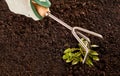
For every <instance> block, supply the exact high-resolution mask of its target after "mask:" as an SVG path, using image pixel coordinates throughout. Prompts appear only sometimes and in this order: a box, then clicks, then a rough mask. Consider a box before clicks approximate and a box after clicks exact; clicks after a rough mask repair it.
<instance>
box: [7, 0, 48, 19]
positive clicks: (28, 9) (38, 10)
mask: <svg viewBox="0 0 120 76" xmlns="http://www.w3.org/2000/svg"><path fill="white" fill-rule="evenodd" d="M5 1H6V3H7V4H8V7H9V9H10V11H12V12H14V13H16V14H21V15H25V16H27V17H31V18H32V19H34V20H40V19H42V18H43V17H44V16H45V14H46V12H48V11H49V8H46V7H44V6H40V5H38V4H36V3H34V2H33V0H5Z"/></svg>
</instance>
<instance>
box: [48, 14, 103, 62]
mask: <svg viewBox="0 0 120 76" xmlns="http://www.w3.org/2000/svg"><path fill="white" fill-rule="evenodd" d="M46 16H49V17H51V18H52V19H54V20H55V21H57V22H58V23H60V24H62V25H63V26H64V27H66V28H67V29H69V30H70V31H71V32H72V34H73V36H74V37H75V38H76V40H77V41H78V42H79V44H80V45H81V46H82V47H83V48H84V51H85V52H86V53H85V56H84V59H83V62H82V63H83V64H84V63H85V60H86V58H87V55H88V53H89V46H87V45H85V44H84V43H83V41H82V40H81V39H80V37H79V36H81V37H82V38H84V39H85V40H86V41H88V42H89V43H88V45H89V44H90V42H91V41H90V39H89V38H88V37H87V36H85V35H84V34H82V33H81V32H80V31H82V32H85V33H88V34H91V35H93V36H96V37H99V38H103V36H102V35H100V34H98V33H95V32H92V31H89V30H87V29H84V28H81V27H71V26H69V25H68V24H66V23H65V22H63V21H61V20H60V19H58V18H57V17H55V16H54V15H52V14H51V13H50V12H48V13H47V14H46Z"/></svg>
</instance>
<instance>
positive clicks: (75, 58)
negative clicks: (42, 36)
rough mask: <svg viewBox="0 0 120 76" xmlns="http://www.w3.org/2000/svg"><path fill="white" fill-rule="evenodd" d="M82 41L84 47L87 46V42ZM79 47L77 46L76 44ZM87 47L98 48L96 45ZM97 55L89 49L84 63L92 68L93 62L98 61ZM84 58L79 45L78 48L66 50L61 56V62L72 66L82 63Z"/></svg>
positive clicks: (82, 50) (83, 52)
mask: <svg viewBox="0 0 120 76" xmlns="http://www.w3.org/2000/svg"><path fill="white" fill-rule="evenodd" d="M81 40H82V41H83V43H85V44H86V46H88V42H87V41H86V40H84V39H81ZM78 45H79V44H78ZM89 47H92V48H95V47H98V46H97V45H91V46H89ZM98 55H99V54H98V53H97V52H96V51H94V50H91V49H89V54H88V56H87V58H86V61H85V63H86V64H87V65H89V66H90V67H91V66H94V64H93V61H99V57H98ZM84 56H85V51H84V49H83V48H82V46H81V45H79V47H78V48H68V49H66V50H65V51H64V55H63V57H62V58H63V60H65V61H66V63H70V62H71V63H72V65H75V64H78V63H79V62H82V61H83V58H84Z"/></svg>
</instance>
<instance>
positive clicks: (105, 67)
mask: <svg viewBox="0 0 120 76" xmlns="http://www.w3.org/2000/svg"><path fill="white" fill-rule="evenodd" d="M50 1H51V2H52V6H51V8H50V9H51V12H52V14H54V15H55V16H57V17H58V18H60V19H61V20H63V21H64V22H66V23H68V24H69V25H71V26H79V27H83V28H86V29H89V30H91V31H94V32H97V33H100V34H102V35H103V36H104V39H100V38H97V37H94V36H91V35H88V34H86V35H87V36H88V37H90V38H91V41H92V43H93V44H97V45H99V46H100V47H99V48H97V49H96V51H97V52H98V53H99V57H100V61H99V62H94V65H95V66H94V67H88V66H87V65H83V64H81V63H79V64H77V65H75V66H72V65H71V64H67V63H65V61H63V60H62V55H63V51H64V50H65V49H67V48H69V47H76V46H77V44H78V42H77V41H76V39H75V38H74V37H73V35H72V34H71V32H70V31H69V30H68V29H66V28H65V27H63V26H61V25H60V24H59V23H57V22H56V21H54V20H52V19H51V18H48V17H46V18H44V19H43V20H41V21H34V20H33V19H31V18H27V17H25V16H23V15H18V14H15V13H12V12H10V11H9V9H8V6H7V4H6V3H5V1H4V0H0V76H120V0H56V1H55V0H50Z"/></svg>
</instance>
